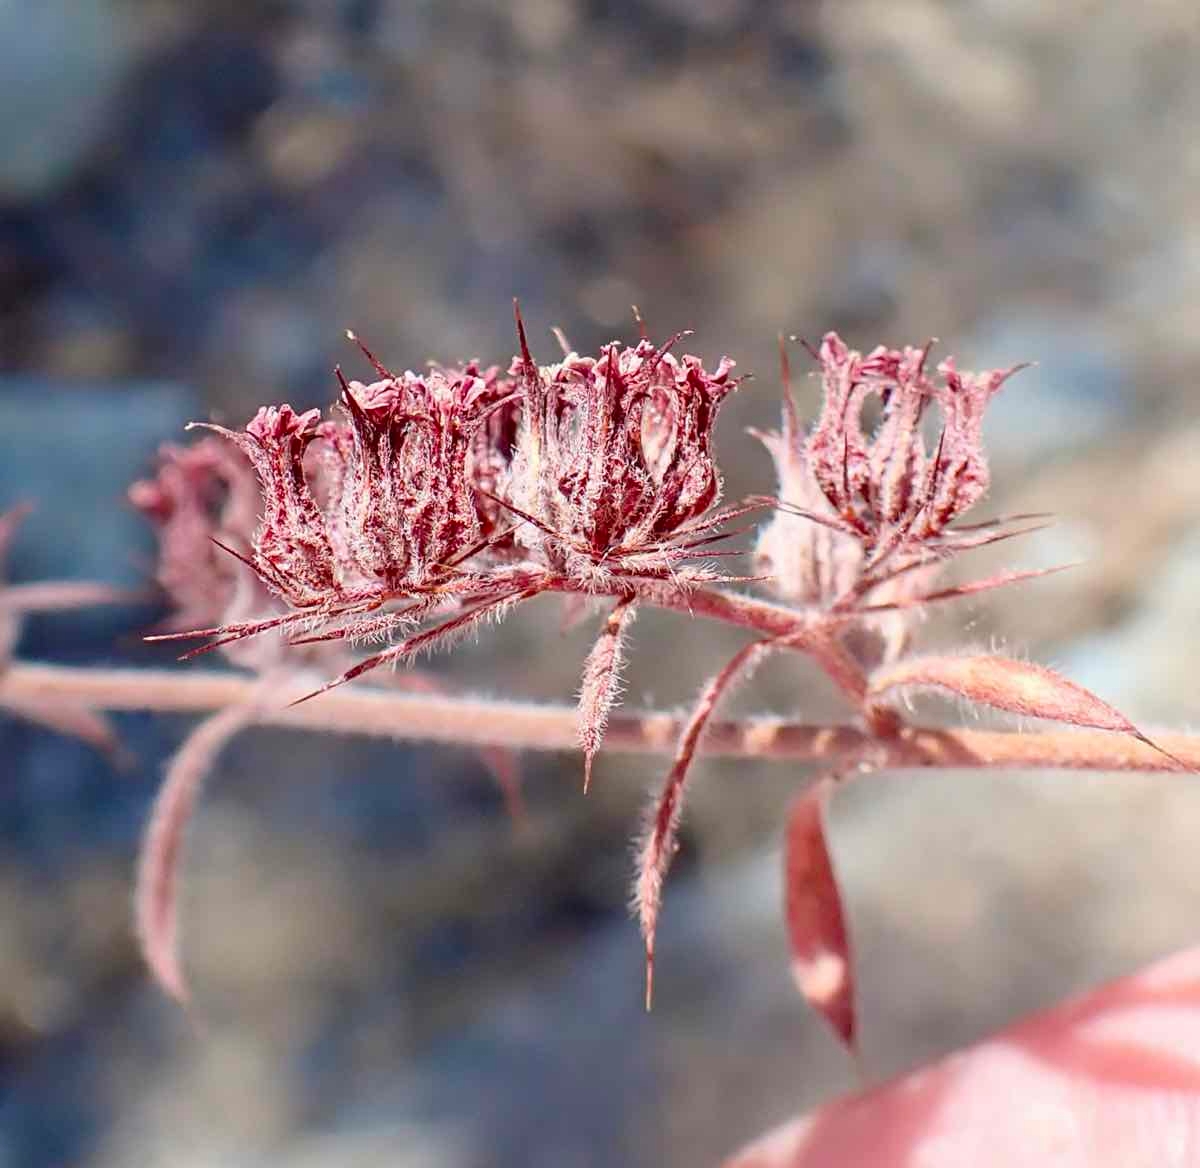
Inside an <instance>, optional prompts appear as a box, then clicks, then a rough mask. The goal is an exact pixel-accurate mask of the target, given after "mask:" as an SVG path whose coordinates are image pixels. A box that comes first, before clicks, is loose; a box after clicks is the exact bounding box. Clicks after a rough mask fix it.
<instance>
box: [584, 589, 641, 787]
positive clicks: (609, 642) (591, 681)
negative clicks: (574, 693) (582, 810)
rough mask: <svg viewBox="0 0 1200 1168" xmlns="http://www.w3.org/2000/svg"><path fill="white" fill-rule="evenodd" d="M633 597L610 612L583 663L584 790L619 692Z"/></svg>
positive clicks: (589, 779)
mask: <svg viewBox="0 0 1200 1168" xmlns="http://www.w3.org/2000/svg"><path fill="white" fill-rule="evenodd" d="M634 612H635V609H634V604H633V601H632V600H620V601H618V602H617V604H616V606H615V607H614V608H613V610H612V612H610V613H609V614H608V617H607V619H606V620H605V622H604V628H603V629H601V630H600V636H599V637H598V638H597V640H596V643H595V645H593V646H592V651H591V652H590V653H589V654H588V656H587V660H586V661H585V662H584V666H583V681H582V683H581V685H580V687H579V746H580V749H581V750H582V751H583V793H584V794H585V795H586V794H587V792H588V787H589V786H590V784H591V778H592V760H593V759H594V758H595V756H596V752H597V751H598V750H599V749H600V743H601V742H602V741H603V739H604V730H605V727H606V726H607V725H608V715H609V711H610V710H611V709H612V707H613V705H614V704H615V703H616V701H617V698H618V697H619V695H620V685H621V650H622V648H623V645H624V640H625V635H626V633H627V631H628V629H629V625H630V624H631V623H632V621H633V616H634Z"/></svg>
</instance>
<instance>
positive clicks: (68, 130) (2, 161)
mask: <svg viewBox="0 0 1200 1168" xmlns="http://www.w3.org/2000/svg"><path fill="white" fill-rule="evenodd" d="M131 13H132V9H131V7H130V6H129V5H124V4H119V3H115V2H113V0H3V2H2V3H0V202H4V201H6V200H14V201H15V200H25V199H32V198H35V197H37V196H39V195H44V194H46V193H47V192H49V191H51V190H53V189H54V188H56V187H57V186H58V185H60V184H61V183H62V182H63V181H64V180H65V179H67V178H68V177H70V175H71V174H72V172H73V171H74V170H75V169H76V168H77V167H78V166H79V164H80V163H81V162H82V161H84V160H86V158H87V156H88V154H89V152H90V151H91V150H92V149H93V148H94V147H95V146H96V145H97V144H98V143H99V142H100V140H101V139H102V138H103V136H104V135H105V134H106V133H107V132H108V120H109V114H110V110H111V107H112V104H113V102H114V100H115V99H116V97H117V95H118V93H119V90H120V87H121V84H122V82H123V81H124V80H125V78H126V76H127V75H128V73H129V71H130V68H131V67H132V66H133V64H134V63H135V60H136V41H135V37H134V35H133V28H132V27H131V24H132V22H131V21H130V19H129V16H130V15H131Z"/></svg>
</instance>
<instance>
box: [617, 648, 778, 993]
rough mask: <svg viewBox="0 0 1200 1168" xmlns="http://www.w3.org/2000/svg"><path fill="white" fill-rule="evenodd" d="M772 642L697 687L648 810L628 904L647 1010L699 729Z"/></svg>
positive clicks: (741, 656)
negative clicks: (639, 945) (641, 959)
mask: <svg viewBox="0 0 1200 1168" xmlns="http://www.w3.org/2000/svg"><path fill="white" fill-rule="evenodd" d="M777 643H778V642H776V641H755V642H754V643H753V644H750V645H746V646H745V647H744V648H743V649H741V650H740V651H739V652H738V653H736V654H735V655H734V656H733V657H732V658H731V659H730V661H729V663H728V664H727V665H726V666H725V668H724V669H722V670H721V671H720V673H718V674H717V675H716V676H715V677H713V678H712V679H711V680H710V681H709V682H708V684H707V685H706V686H705V687H704V689H702V690H701V691H700V697H699V698H698V699H697V700H696V705H695V707H694V708H693V709H692V713H691V716H690V717H689V718H688V721H687V724H686V725H685V726H684V728H683V733H682V734H681V735H680V736H679V745H678V746H677V747H676V748H675V761H674V763H673V764H672V766H671V772H670V774H668V775H667V779H666V782H665V783H664V784H663V789H662V792H661V794H660V795H659V797H658V799H657V800H656V801H655V803H654V806H653V809H652V812H651V815H650V827H649V830H648V832H647V833H646V839H645V842H644V843H643V845H642V848H641V853H640V856H639V859H638V873H637V879H636V881H635V883H634V886H633V904H634V909H635V911H636V912H637V915H638V920H639V921H640V923H641V926H642V936H643V937H644V938H645V941H646V1009H647V1010H649V1009H650V1006H651V1003H652V1001H653V998H654V940H655V935H656V932H657V929H658V914H659V911H660V909H661V908H662V886H663V881H664V880H665V879H666V875H667V869H668V868H669V867H670V866H671V860H672V858H673V857H674V855H675V851H676V848H677V846H678V845H677V843H676V836H677V834H678V831H679V818H680V815H681V814H682V812H683V789H684V785H685V784H686V782H687V776H688V771H689V769H690V767H691V764H692V759H693V758H695V756H696V749H697V748H698V747H699V745H700V740H701V738H702V736H703V734H704V728H705V727H706V726H707V725H708V721H709V719H710V718H711V717H712V715H713V713H714V712H715V711H716V708H717V703H718V702H719V701H720V700H721V698H722V696H723V695H724V694H725V693H726V692H727V691H728V690H729V689H730V688H731V687H732V686H733V685H734V684H735V683H736V682H738V681H743V680H745V678H746V677H747V676H749V674H750V672H751V671H752V670H753V668H754V666H756V665H757V664H758V663H759V661H761V660H762V658H763V656H764V655H765V654H766V653H767V652H768V651H769V650H770V649H772V648H773V647H774V646H775V645H776V644H777Z"/></svg>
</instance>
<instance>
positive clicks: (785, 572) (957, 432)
mask: <svg viewBox="0 0 1200 1168" xmlns="http://www.w3.org/2000/svg"><path fill="white" fill-rule="evenodd" d="M929 348H930V345H928V344H927V345H925V346H924V347H923V348H919V349H918V348H913V347H911V346H910V347H907V348H904V349H888V348H885V347H883V346H880V347H878V348H876V349H874V350H872V351H871V352H870V353H869V354H867V355H866V356H865V357H864V356H863V355H862V354H861V353H858V352H856V351H854V350H853V349H850V348H849V347H848V346H847V345H846V344H845V343H844V342H843V341H842V339H841V338H840V337H839V336H838V335H837V334H836V333H829V334H827V335H826V336H825V338H824V340H823V341H822V342H821V347H820V349H819V350H818V351H816V353H815V354H814V356H815V357H816V359H817V361H818V363H819V365H820V377H821V385H822V389H823V393H824V401H823V404H822V408H821V413H820V415H819V417H818V418H817V420H816V422H815V424H814V425H813V426H812V428H811V429H810V430H809V431H808V432H807V433H805V432H803V431H802V429H801V428H800V426H799V424H798V422H797V418H796V409H795V404H794V402H793V400H792V396H791V388H790V385H789V384H788V380H789V378H788V369H787V362H786V357H785V358H784V382H785V386H784V393H785V402H784V424H783V430H782V432H781V433H779V434H769V435H761V436H760V437H762V439H763V441H764V443H765V444H766V446H767V449H768V450H769V451H770V453H771V456H772V458H773V459H774V461H775V465H776V469H777V472H778V475H779V497H780V499H781V501H782V504H783V505H782V506H781V507H780V509H779V511H778V513H777V514H776V516H775V518H774V520H773V521H772V523H771V524H770V525H769V526H768V527H767V528H766V529H765V530H764V531H763V533H762V535H761V536H760V538H759V542H758V546H757V548H756V560H757V566H758V567H759V568H760V569H761V570H762V571H763V572H764V573H765V574H767V575H769V576H770V577H771V587H772V588H773V590H774V591H775V592H776V593H777V594H778V595H780V596H781V597H783V598H785V599H787V600H790V601H793V602H800V603H805V604H812V605H818V606H821V607H824V608H828V609H831V610H840V611H849V612H852V611H856V610H857V611H864V610H867V611H872V612H876V613H878V614H880V615H877V616H875V617H873V618H871V619H870V620H868V621H866V622H864V624H865V626H871V627H873V629H874V631H875V632H876V633H878V634H880V635H881V636H882V639H883V642H884V645H885V648H884V649H883V654H884V656H885V657H890V656H894V655H895V654H896V653H897V652H899V650H900V649H901V648H902V647H903V645H904V644H905V643H906V637H907V628H908V625H909V623H910V619H909V618H910V615H911V609H913V608H914V607H915V606H916V605H919V604H920V603H922V601H923V600H925V599H928V596H927V593H928V589H929V587H930V586H931V584H932V582H933V580H934V578H935V577H936V575H937V574H938V572H939V571H940V570H941V567H942V566H943V565H944V564H945V563H946V561H947V560H948V559H949V558H950V557H951V556H953V555H954V554H955V553H957V552H960V551H964V550H966V549H968V548H971V547H977V546H979V545H981V544H983V543H988V542H991V541H993V540H995V539H1001V538H1007V537H1008V536H1009V535H1012V534H1016V533H1015V532H1013V531H1011V530H1009V529H1007V528H1006V527H1005V522H1006V521H996V522H994V523H990V524H982V525H977V526H973V527H969V528H964V527H958V528H953V527H951V525H952V524H953V523H954V522H955V521H956V520H958V519H960V518H961V517H962V516H963V515H965V514H966V512H967V511H969V510H970V509H971V508H972V507H973V506H974V505H975V504H976V503H977V502H978V501H979V500H980V499H981V498H982V497H983V495H984V493H985V492H986V490H987V486H988V481H989V473H988V464H987V458H986V455H985V453H984V450H983V415H984V411H985V409H986V407H987V404H988V402H989V401H990V399H991V398H992V396H993V395H994V394H995V393H996V392H997V391H998V390H999V389H1000V387H1001V386H1002V385H1003V384H1004V382H1005V381H1006V380H1007V379H1008V378H1009V377H1010V376H1012V374H1013V373H1015V372H1017V370H1019V369H1021V368H1023V366H1020V365H1018V366H1014V367H1013V368H1010V369H1002V370H1001V369H997V370H991V371H989V372H986V373H959V372H958V370H957V369H956V367H955V364H954V361H953V359H952V358H948V359H947V360H945V361H943V362H942V363H941V364H940V365H939V366H938V367H937V373H938V377H937V378H934V377H931V376H930V375H929V373H928V371H927V360H928V356H929ZM871 398H878V399H879V401H880V403H881V407H882V409H881V418H880V421H879V424H878V426H877V427H876V429H875V431H874V432H873V433H872V434H870V435H868V434H867V433H866V432H865V431H864V429H863V421H862V415H863V409H864V406H865V405H866V404H867V402H868V400H869V399H871ZM931 406H936V407H937V409H938V410H939V411H940V413H941V417H942V427H941V431H940V437H939V438H938V441H937V444H936V446H935V448H934V449H933V450H932V452H931V451H930V450H929V449H927V447H926V444H925V439H924V437H923V435H922V426H923V423H924V421H925V417H926V414H927V412H928V411H929V409H930V407H931ZM884 614H886V615H884Z"/></svg>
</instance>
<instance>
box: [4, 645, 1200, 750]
mask: <svg viewBox="0 0 1200 1168" xmlns="http://www.w3.org/2000/svg"><path fill="white" fill-rule="evenodd" d="M307 680H308V679H305V678H302V677H296V678H295V684H296V685H297V686H300V685H303V684H306V681H307ZM311 680H312V681H313V682H314V683H316V682H318V681H319V680H320V679H319V678H318V677H317V676H316V675H314V676H313V678H312V679H311ZM255 685H256V681H255V679H254V678H253V677H251V676H248V675H246V674H236V673H232V672H220V673H218V672H208V671H205V672H200V671H197V670H192V671H187V672H183V671H178V670H169V669H157V670H156V669H103V668H76V667H71V666H60V665H39V664H33V663H14V664H13V665H12V666H11V667H10V668H9V669H8V670H7V672H5V673H3V674H2V675H0V703H2V700H3V699H5V698H11V699H12V700H13V701H14V702H20V701H29V700H37V701H38V702H41V703H45V702H63V703H68V704H72V705H76V706H85V707H90V708H91V709H94V710H109V711H120V710H154V711H158V712H161V713H191V714H197V713H205V712H209V711H212V710H219V709H223V708H225V707H226V706H231V705H236V704H240V703H244V702H246V701H248V700H250V698H251V697H252V695H253V694H254V692H255ZM293 696H294V693H293V692H292V689H291V687H288V692H287V693H285V694H283V695H281V697H280V702H281V703H282V702H283V701H287V700H290V699H291V697H293ZM576 717H577V715H576V710H575V709H574V707H573V706H568V705H538V704H533V703H527V702H512V701H496V700H491V699H488V698H476V697H445V696H442V695H438V694H411V693H396V692H394V691H386V690H381V689H374V688H370V687H367V686H362V685H360V686H347V687H344V688H342V689H338V690H333V691H331V692H329V693H327V694H324V695H323V696H322V697H321V698H320V700H318V701H312V702H306V703H305V704H304V705H301V706H295V707H290V708H288V707H285V706H283V705H282V704H281V705H279V706H271V705H266V706H264V707H261V708H260V710H259V712H258V713H257V715H256V721H257V722H259V723H261V724H263V725H268V726H286V727H289V728H293V729H300V730H313V731H319V732H324V733H339V734H364V735H368V736H371V737H376V738H392V739H402V740H406V741H424V742H445V743H451V744H456V745H461V746H505V747H510V748H513V749H520V750H552V751H558V750H561V751H575V750H578V748H579V744H578V732H577V727H576ZM683 722H684V720H683V719H682V718H680V717H677V716H675V715H674V714H669V713H663V712H652V713H645V714H620V715H614V716H613V717H612V719H611V720H610V722H609V727H608V733H607V735H606V737H605V741H604V745H605V749H606V750H611V751H614V752H620V753H625V754H670V753H672V751H673V750H674V749H675V743H676V741H677V739H678V737H679V735H680V733H681V731H682V728H683ZM1155 742H1156V743H1157V744H1158V745H1159V746H1161V747H1162V748H1163V749H1165V750H1168V751H1170V753H1171V754H1172V755H1174V756H1175V757H1176V758H1178V759H1180V760H1181V761H1182V762H1183V763H1185V764H1186V765H1188V766H1190V767H1193V768H1196V769H1200V736H1193V735H1188V734H1158V735H1156V736H1155ZM701 753H703V754H706V755H725V756H737V757H743V758H774V759H788V760H791V761H793V762H812V763H820V764H822V765H836V766H838V767H852V766H854V765H855V764H858V763H866V764H869V765H870V766H871V767H873V768H885V767H893V768H894V767H959V768H996V769H1006V770H1011V769H1060V768H1066V769H1072V770H1093V771H1172V770H1174V771H1178V767H1177V766H1176V765H1175V764H1173V763H1172V762H1171V761H1170V759H1168V758H1166V757H1164V756H1163V755H1162V754H1161V753H1160V752H1158V751H1155V750H1154V749H1153V748H1152V747H1150V746H1147V745H1145V744H1144V743H1142V742H1139V741H1137V740H1135V739H1133V738H1130V737H1129V736H1127V735H1120V734H1110V733H1107V732H1104V731H1091V730H1070V731H1061V730H1057V731H1020V732H1018V731H987V730H942V729H936V728H933V727H924V726H904V727H901V728H900V729H899V730H898V731H897V732H896V734H895V736H894V737H886V738H879V737H877V736H875V735H874V734H872V733H870V732H869V731H867V730H864V729H860V728H858V727H855V726H810V725H804V724H802V723H797V722H789V721H787V720H785V719H781V718H748V719H744V720H740V721H722V722H712V723H710V724H709V726H708V729H707V731H706V734H705V738H704V743H703V746H702V748H701Z"/></svg>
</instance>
